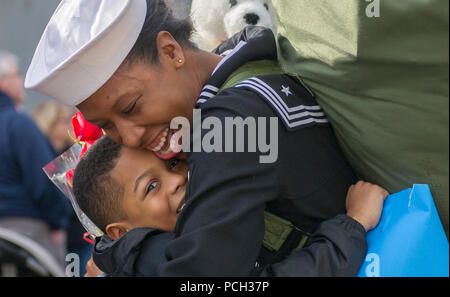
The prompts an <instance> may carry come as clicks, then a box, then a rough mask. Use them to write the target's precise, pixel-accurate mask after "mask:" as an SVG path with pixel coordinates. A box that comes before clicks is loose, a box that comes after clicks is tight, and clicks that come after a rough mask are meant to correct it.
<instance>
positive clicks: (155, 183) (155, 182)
mask: <svg viewBox="0 0 450 297" xmlns="http://www.w3.org/2000/svg"><path fill="white" fill-rule="evenodd" d="M157 186H158V182H157V181H152V182H151V183H150V185H148V187H147V190H146V191H145V195H147V194H148V193H150V191H152V190H153V189H155V188H156V187H157Z"/></svg>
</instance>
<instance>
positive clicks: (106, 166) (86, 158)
mask: <svg viewBox="0 0 450 297" xmlns="http://www.w3.org/2000/svg"><path fill="white" fill-rule="evenodd" d="M121 148H122V146H121V145H120V144H117V143H115V142H114V141H112V140H111V138H109V137H108V136H106V135H105V136H103V137H102V138H100V139H99V140H97V141H96V143H95V144H94V145H93V146H92V147H90V148H89V150H88V151H87V152H86V154H84V155H83V157H82V158H81V159H80V162H79V163H78V165H77V167H76V169H75V173H74V176H73V191H74V194H75V199H76V200H77V203H78V205H79V206H80V208H81V210H82V211H83V212H84V213H85V214H86V215H87V216H88V217H89V219H91V221H92V222H93V223H94V224H95V225H97V227H98V228H100V229H101V230H102V231H103V232H105V231H106V226H107V225H108V224H111V223H113V222H118V221H120V220H123V219H126V215H125V213H124V211H123V209H122V204H121V201H122V197H123V194H124V187H123V185H121V184H119V183H117V182H116V181H115V180H114V179H113V178H112V177H111V176H110V172H111V170H113V169H114V167H115V166H116V164H117V160H118V158H119V157H120V152H121Z"/></svg>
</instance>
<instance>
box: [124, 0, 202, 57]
mask: <svg viewBox="0 0 450 297" xmlns="http://www.w3.org/2000/svg"><path fill="white" fill-rule="evenodd" d="M161 31H167V32H169V33H170V34H171V35H172V36H173V38H175V40H176V41H177V42H178V43H179V44H180V45H181V46H185V47H188V48H190V49H193V50H196V49H197V46H196V45H195V44H194V43H193V42H192V41H191V40H190V39H191V35H192V32H193V31H194V27H193V25H192V22H191V20H190V18H189V17H188V18H186V19H179V18H176V17H175V16H174V15H173V13H172V10H171V9H170V8H169V7H168V6H167V4H166V3H165V1H164V0H147V15H146V17H145V22H144V25H143V27H142V30H141V33H140V34H139V36H138V39H137V40H136V43H135V44H134V46H133V48H132V49H131V51H130V53H129V54H128V56H127V58H126V59H125V61H126V62H130V63H131V64H132V63H133V62H135V61H138V60H139V61H145V62H149V63H158V61H159V59H158V49H157V47H156V36H157V35H158V33H159V32H161Z"/></svg>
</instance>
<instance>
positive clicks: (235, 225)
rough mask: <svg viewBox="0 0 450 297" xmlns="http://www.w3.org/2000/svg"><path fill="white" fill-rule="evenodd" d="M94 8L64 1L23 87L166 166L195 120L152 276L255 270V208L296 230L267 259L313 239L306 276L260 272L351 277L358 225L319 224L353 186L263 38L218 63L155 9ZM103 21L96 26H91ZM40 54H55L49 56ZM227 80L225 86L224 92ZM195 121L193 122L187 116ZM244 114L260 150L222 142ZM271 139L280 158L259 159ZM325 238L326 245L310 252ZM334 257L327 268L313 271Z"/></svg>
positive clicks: (259, 217) (264, 33)
mask: <svg viewBox="0 0 450 297" xmlns="http://www.w3.org/2000/svg"><path fill="white" fill-rule="evenodd" d="M103 2H105V1H100V0H99V1H91V0H90V1H87V0H86V1H83V0H79V1H70V2H69V1H67V3H65V1H63V2H62V4H61V5H60V7H59V8H58V9H57V12H56V13H55V14H54V16H53V17H52V20H50V23H49V25H48V26H47V30H46V32H44V35H43V38H42V40H41V43H40V44H39V46H38V49H37V51H36V54H35V57H34V58H33V62H32V64H31V66H30V69H29V71H28V74H27V78H26V86H27V87H29V88H33V89H34V90H37V91H40V92H44V93H46V94H48V95H50V96H52V97H54V98H55V99H57V100H60V101H61V102H65V103H67V104H72V105H76V106H77V107H78V109H79V110H80V111H81V112H82V113H83V115H84V116H85V118H86V119H87V120H88V121H90V122H92V123H93V124H96V125H98V126H100V127H101V128H102V129H104V130H105V132H106V133H107V134H108V135H109V136H110V137H111V138H112V139H113V140H114V141H116V142H117V143H121V144H124V145H126V146H129V147H139V148H144V149H147V150H152V151H154V152H155V153H156V154H157V155H158V156H159V157H161V158H164V159H168V158H171V157H174V156H175V155H176V151H174V150H172V149H171V142H175V143H176V142H177V140H179V138H177V136H178V130H176V129H173V128H172V127H171V125H170V124H171V122H172V120H173V119H174V118H178V119H179V118H182V119H185V120H186V121H185V122H188V123H190V124H193V126H194V127H193V129H192V130H193V139H192V141H191V145H192V146H193V150H194V151H193V152H186V159H187V161H188V163H189V178H190V180H189V186H188V190H187V194H186V199H185V201H186V204H185V207H184V208H183V211H182V212H181V213H180V215H179V218H178V221H177V225H176V228H175V233H176V238H175V239H174V240H173V241H171V242H170V243H169V244H168V245H167V248H166V256H167V258H168V259H170V261H168V262H167V263H165V264H163V265H161V267H160V269H159V273H160V275H162V276H174V275H177V276H180V275H184V276H186V275H190V276H193V275H208V276H223V275H233V276H239V275H249V274H251V273H253V272H254V270H255V266H258V265H256V264H255V263H257V258H258V255H259V252H260V246H261V242H262V239H263V235H264V219H263V216H264V211H265V210H269V211H270V212H271V213H274V214H276V215H278V216H279V217H282V218H284V219H286V220H289V221H290V222H292V223H293V224H294V225H295V226H296V228H294V229H295V231H293V232H292V234H291V235H292V236H291V237H289V240H287V241H282V242H279V241H278V242H277V243H279V245H280V246H281V248H280V246H278V251H277V252H273V251H269V250H267V251H266V252H265V253H263V254H264V255H263V256H262V258H264V259H263V260H264V262H265V263H273V262H277V261H280V259H284V257H285V256H286V253H289V252H290V251H291V250H293V249H294V248H295V247H297V246H298V245H299V244H300V242H301V240H302V238H304V236H305V235H309V236H311V238H310V240H309V247H307V248H305V249H308V251H307V252H304V253H303V254H302V255H303V256H300V257H299V258H302V259H303V261H302V263H303V264H304V265H303V266H301V267H297V266H295V265H294V266H295V268H293V266H292V265H288V264H286V263H284V262H281V263H278V264H277V265H276V266H275V265H274V266H272V267H271V268H270V272H268V271H266V273H268V274H271V273H273V274H274V275H283V274H284V275H286V274H289V275H323V276H325V275H354V274H355V273H356V272H357V270H358V268H359V266H360V264H361V262H362V260H363V257H364V254H365V238H364V236H365V235H364V234H365V232H364V230H363V229H362V228H361V225H359V224H358V223H357V222H355V220H353V219H352V218H350V217H349V216H337V217H335V218H334V219H333V220H334V221H333V226H335V228H331V229H330V228H328V229H327V230H325V231H324V230H321V229H320V227H319V224H320V222H322V221H323V220H325V219H328V218H332V217H334V216H336V215H338V214H339V213H344V212H345V197H346V193H347V189H348V188H349V186H350V185H351V184H353V183H354V182H355V181H356V179H355V177H354V175H353V173H352V170H351V168H350V167H349V166H348V164H347V162H346V161H345V159H344V158H343V156H342V154H341V152H340V149H339V147H338V145H337V142H336V139H335V137H334V135H333V132H332V129H331V127H330V126H329V124H328V122H327V120H326V118H325V116H324V115H323V113H322V112H321V110H320V107H319V106H318V105H317V103H316V102H315V100H314V98H313V97H312V95H311V94H310V93H309V92H308V90H307V89H306V88H304V87H303V86H302V84H301V83H300V82H299V80H297V79H296V78H294V77H291V76H288V75H285V74H282V71H281V70H280V69H279V68H278V67H277V66H276V58H277V50H276V43H275V38H274V36H273V34H272V33H271V31H270V30H265V29H262V28H257V27H253V28H252V27H249V28H248V29H246V30H244V31H243V32H242V33H241V34H238V35H236V36H235V37H234V38H232V39H231V40H229V41H228V42H226V43H224V44H223V45H222V46H221V47H220V48H219V52H218V53H221V52H225V51H228V50H230V49H233V51H232V52H231V53H230V54H228V55H227V56H226V58H223V57H222V56H220V55H217V54H213V53H208V52H203V51H200V50H198V49H196V47H195V45H193V44H192V43H191V42H190V41H189V38H190V34H191V32H192V26H191V24H190V22H189V21H183V20H177V19H175V18H173V17H172V15H171V14H170V11H169V10H168V9H167V7H166V6H165V4H164V2H163V1H145V0H138V1H134V0H133V1H124V2H123V3H122V4H117V3H116V4H115V6H114V5H110V6H104V5H101V4H103ZM89 6H91V10H89V9H87V8H88V7H89ZM143 9H144V12H145V11H146V15H145V16H144V15H143V14H141V12H142V10H143ZM79 11H83V12H84V13H81V14H80V13H77V12H79ZM68 16H71V17H68ZM106 16H108V17H109V19H112V20H113V21H111V22H109V23H108V22H107V21H106V20H107V19H108V18H107V17H106ZM99 19H100V20H105V22H104V23H101V22H100V24H99V23H95V25H94V24H92V21H91V20H99ZM136 27H137V28H138V30H137V29H136ZM67 28H71V30H66V29H67ZM96 30H97V31H96ZM86 32H88V33H86ZM67 34H68V35H67ZM83 34H87V35H86V36H85V35H83ZM89 34H91V35H89ZM75 37H76V38H75ZM50 41H51V42H50ZM69 45H70V46H69ZM49 47H50V48H49ZM48 53H54V54H56V56H55V57H53V56H52V57H47V60H45V59H44V58H43V57H45V56H46V55H48ZM100 53H102V54H104V55H105V57H103V56H101V55H100ZM106 57H108V58H106ZM42 63H44V64H45V63H47V67H42ZM46 71H47V72H46ZM255 72H256V73H257V75H256V76H255ZM69 82H70V83H69ZM224 84H225V85H227V86H229V84H232V85H234V87H227V88H225V89H224V90H221V88H222V86H223V85H224ZM62 85H63V86H62ZM194 108H197V109H198V110H197V111H196V112H193V109H194ZM199 113H201V119H200V120H199V119H198V118H196V117H195V116H194V115H198V114H199ZM249 118H250V122H248V123H250V124H248V126H251V119H254V121H255V122H254V123H256V122H257V123H258V124H260V123H263V124H261V125H258V126H257V130H258V138H259V139H258V149H256V148H254V149H253V147H252V141H253V142H254V140H255V138H254V137H256V136H255V135H256V130H254V131H253V132H254V133H252V132H248V131H250V130H248V131H247V133H244V134H243V135H241V136H243V137H242V138H240V141H239V142H236V141H237V140H239V138H238V137H236V138H233V135H232V137H231V144H230V138H229V136H230V135H229V133H228V132H229V131H228V132H227V131H223V130H222V128H223V127H225V126H226V125H227V124H229V122H228V121H229V119H233V120H239V119H240V120H243V119H246V120H247V119H249ZM274 118H276V119H277V120H276V121H273V119H274ZM261 119H263V120H266V119H267V120H268V121H265V122H264V121H263V120H261ZM260 120H261V121H260ZM199 121H200V122H201V124H200V125H198V122H199ZM181 122H182V121H181ZM269 122H270V125H268V124H267V123H269ZM236 123H237V122H235V124H236ZM272 123H275V125H272ZM211 126H213V129H211ZM269 126H270V127H269ZM217 127H219V128H217ZM210 130H215V132H216V133H217V134H215V135H220V136H219V137H217V138H214V145H213V146H214V149H212V150H206V149H205V143H206V144H208V141H205V138H206V136H208V135H209V136H210V134H209V133H207V134H206V135H205V132H211V131H210ZM219 132H220V133H219ZM196 133H197V134H196ZM182 135H183V137H186V134H182ZM202 135H204V138H203V139H201V136H202ZM245 135H246V136H247V137H244V136H245ZM199 138H200V139H201V141H199ZM261 139H263V140H264V141H265V142H264V141H260V140H261ZM267 139H271V140H272V139H274V140H275V141H276V142H277V145H276V146H274V147H273V148H274V149H275V150H276V152H274V154H273V155H271V156H269V157H270V160H268V162H261V158H260V157H261V155H263V154H265V153H267V152H268V150H267ZM234 140H236V141H234ZM216 141H217V142H218V143H223V144H224V146H225V148H223V147H221V146H220V145H218V146H216V144H217V143H216ZM199 144H200V145H199ZM209 144H210V145H211V139H209ZM264 145H266V146H264ZM242 147H244V148H247V149H246V150H241V149H240V148H242ZM224 151H225V152H224ZM230 151H232V152H233V153H229V152H230ZM236 151H237V152H236ZM269 154H271V152H269ZM274 156H275V157H274ZM266 161H267V160H266ZM363 220H364V219H363ZM358 228H359V230H360V232H356V234H358V235H357V236H356V237H355V236H354V234H355V230H357V229H358ZM352 232H353V233H352ZM311 234H312V235H311ZM324 238H325V240H330V244H329V245H328V246H327V248H325V249H323V248H317V247H316V246H314V241H315V240H324ZM331 240H333V242H334V243H333V244H331ZM230 242H232V243H233V246H232V248H231V246H230V245H229V243H230ZM336 246H338V248H336ZM275 250H277V249H275ZM344 250H345V251H346V252H344V253H343V252H342V251H344ZM344 255H345V256H344ZM347 255H348V256H349V257H350V258H351V259H350V258H346V257H347ZM330 257H331V258H333V259H334V261H333V265H321V264H317V263H320V259H325V258H327V259H329V258H330ZM305 259H306V260H305ZM305 263H307V264H305ZM336 265H337V266H338V267H339V268H338V269H335V268H334V267H336ZM332 267H333V268H332Z"/></svg>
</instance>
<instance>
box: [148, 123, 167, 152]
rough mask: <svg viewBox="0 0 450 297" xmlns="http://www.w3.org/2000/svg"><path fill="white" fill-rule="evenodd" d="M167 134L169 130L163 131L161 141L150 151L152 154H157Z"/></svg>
mask: <svg viewBox="0 0 450 297" xmlns="http://www.w3.org/2000/svg"><path fill="white" fill-rule="evenodd" d="M168 133H169V128H166V130H164V132H163V134H162V137H161V140H160V141H159V144H158V145H157V146H156V147H155V148H153V149H152V151H154V152H158V151H160V150H161V149H162V147H163V146H164V144H165V143H166V140H167V134H168Z"/></svg>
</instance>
